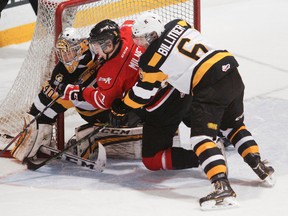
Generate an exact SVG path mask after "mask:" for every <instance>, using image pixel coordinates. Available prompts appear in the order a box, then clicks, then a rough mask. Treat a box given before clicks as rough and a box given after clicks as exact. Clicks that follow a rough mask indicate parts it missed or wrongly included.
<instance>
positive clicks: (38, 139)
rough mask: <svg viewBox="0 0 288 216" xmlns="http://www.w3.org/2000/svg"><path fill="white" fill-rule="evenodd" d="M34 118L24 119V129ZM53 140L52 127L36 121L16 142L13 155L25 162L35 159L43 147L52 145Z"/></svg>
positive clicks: (30, 116) (29, 116)
mask: <svg viewBox="0 0 288 216" xmlns="http://www.w3.org/2000/svg"><path fill="white" fill-rule="evenodd" d="M33 118H34V116H32V115H30V114H27V116H26V117H24V127H23V128H24V129H25V128H26V126H27V124H29V122H31V120H32V119H33ZM51 139H52V125H49V124H37V123H36V121H35V122H34V123H33V124H31V125H30V126H29V127H28V128H26V130H24V132H23V133H22V134H21V136H20V137H19V139H18V140H17V141H16V144H15V146H14V148H13V149H12V150H11V155H12V156H13V157H14V158H16V159H18V160H19V161H22V162H24V161H25V159H26V158H31V157H34V156H35V155H36V153H37V151H38V149H39V148H40V147H41V146H42V145H50V143H51Z"/></svg>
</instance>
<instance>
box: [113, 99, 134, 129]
mask: <svg viewBox="0 0 288 216" xmlns="http://www.w3.org/2000/svg"><path fill="white" fill-rule="evenodd" d="M130 110H131V108H130V107H129V106H127V105H126V104H125V103H124V102H123V101H122V100H121V99H120V98H117V99H115V100H114V101H113V103H112V106H111V112H110V116H109V120H110V126H111V127H120V126H125V125H127V123H128V115H127V114H128V112H129V111H130Z"/></svg>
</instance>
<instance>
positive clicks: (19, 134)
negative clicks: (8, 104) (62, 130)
mask: <svg viewBox="0 0 288 216" xmlns="http://www.w3.org/2000/svg"><path fill="white" fill-rule="evenodd" d="M61 96H62V95H61V94H59V95H58V96H57V97H56V98H55V99H54V100H52V101H51V102H50V103H49V104H48V105H47V106H46V107H45V108H44V109H43V110H42V112H40V113H38V114H37V115H36V116H35V117H34V119H32V120H31V121H30V122H29V124H27V125H26V127H24V128H23V130H22V131H21V132H19V133H18V134H17V135H16V136H15V137H13V139H12V140H11V141H10V142H9V143H8V145H7V146H6V147H5V148H4V149H3V150H2V151H1V152H0V157H1V156H2V155H3V154H4V153H5V152H6V150H7V149H8V148H9V147H10V146H11V145H12V144H13V143H14V142H15V141H16V140H17V139H18V138H19V137H20V136H21V135H22V134H23V133H25V132H26V131H27V129H28V128H29V127H30V126H31V125H32V124H33V123H34V122H35V121H36V120H37V119H38V118H40V116H41V115H42V114H43V113H44V112H45V111H46V110H47V109H49V108H50V107H51V106H53V104H55V103H56V101H57V100H58V99H59V98H60V97H61Z"/></svg>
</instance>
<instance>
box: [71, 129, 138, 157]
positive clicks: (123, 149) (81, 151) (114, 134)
mask: <svg viewBox="0 0 288 216" xmlns="http://www.w3.org/2000/svg"><path fill="white" fill-rule="evenodd" d="M97 127H98V126H91V125H90V126H89V125H82V126H80V127H79V128H76V132H75V134H76V140H79V139H81V138H82V137H83V136H85V135H87V134H89V133H91V132H92V131H93V130H95V129H97ZM98 143H101V144H102V145H103V146H104V147H105V149H106V153H107V157H108V158H115V159H141V153H142V151H141V148H142V127H133V128H109V127H106V128H105V129H103V130H101V131H100V132H99V133H97V134H96V135H95V136H93V137H91V139H89V140H87V141H85V142H83V143H81V144H80V145H78V146H77V155H78V156H81V157H83V158H86V159H89V160H94V159H95V158H96V157H97V150H98Z"/></svg>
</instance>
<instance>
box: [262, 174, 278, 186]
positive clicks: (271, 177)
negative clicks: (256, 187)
mask: <svg viewBox="0 0 288 216" xmlns="http://www.w3.org/2000/svg"><path fill="white" fill-rule="evenodd" d="M275 184H276V177H275V174H274V173H272V174H271V175H269V176H267V177H266V178H265V179H264V180H263V186H265V187H274V185H275Z"/></svg>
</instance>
